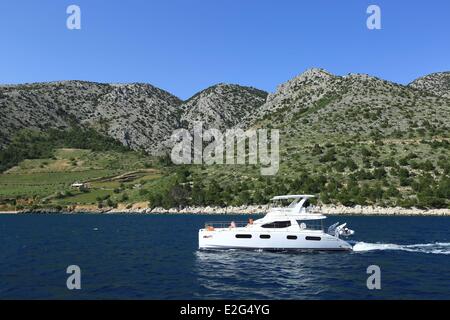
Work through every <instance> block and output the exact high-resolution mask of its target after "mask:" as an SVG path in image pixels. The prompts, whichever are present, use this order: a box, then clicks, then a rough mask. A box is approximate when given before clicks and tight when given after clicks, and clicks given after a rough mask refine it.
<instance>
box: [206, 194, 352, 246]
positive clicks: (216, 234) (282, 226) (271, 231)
mask: <svg viewBox="0 0 450 320" xmlns="http://www.w3.org/2000/svg"><path fill="white" fill-rule="evenodd" d="M313 197H314V196H313V195H284V196H277V197H274V198H273V199H272V201H274V204H273V205H272V206H271V208H270V209H269V211H268V213H267V214H266V216H265V217H264V218H261V219H258V220H255V221H252V220H251V219H250V220H249V222H244V223H242V222H241V223H236V222H233V221H232V222H207V223H206V224H205V228H204V229H200V230H199V234H198V241H199V248H200V249H263V250H305V251H316V250H322V251H325V250H326V251H351V250H352V246H351V245H350V244H349V243H348V242H346V241H344V240H342V239H341V238H340V237H344V236H351V235H353V234H354V231H353V230H350V229H348V228H347V227H346V224H345V223H344V224H342V225H339V223H336V224H334V225H332V226H330V227H329V228H328V230H327V232H325V231H324V226H323V220H324V219H326V216H324V215H323V214H321V213H320V212H318V211H317V210H316V209H315V208H314V207H313V206H310V202H309V199H310V198H313ZM286 200H289V201H291V202H290V204H289V205H288V206H287V207H283V206H282V205H281V204H282V202H284V201H286Z"/></svg>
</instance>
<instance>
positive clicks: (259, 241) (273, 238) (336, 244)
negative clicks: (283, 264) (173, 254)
mask: <svg viewBox="0 0 450 320" xmlns="http://www.w3.org/2000/svg"><path fill="white" fill-rule="evenodd" d="M198 242H199V249H216V250H218V249H251V250H255V249H262V250H267V251H286V250H295V251H351V250H352V246H351V245H350V244H349V243H348V242H346V241H344V240H342V239H339V238H337V237H335V236H332V235H329V234H326V233H324V232H317V231H311V232H279V231H269V232H248V230H242V231H239V230H236V231H235V230H229V229H223V230H214V231H208V230H205V229H201V230H200V231H199V239H198Z"/></svg>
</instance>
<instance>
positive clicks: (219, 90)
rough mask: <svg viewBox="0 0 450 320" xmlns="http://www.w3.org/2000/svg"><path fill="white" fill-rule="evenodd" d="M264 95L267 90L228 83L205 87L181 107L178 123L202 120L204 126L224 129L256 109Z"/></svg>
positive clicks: (237, 122)
mask: <svg viewBox="0 0 450 320" xmlns="http://www.w3.org/2000/svg"><path fill="white" fill-rule="evenodd" d="M266 98H267V92H264V91H261V90H258V89H255V88H251V87H243V86H239V85H232V84H218V85H215V86H212V87H209V88H207V89H205V90H203V91H201V92H199V93H197V94H196V95H194V96H193V97H192V98H190V99H189V100H187V101H186V102H185V103H183V105H182V106H181V108H182V110H183V113H182V116H181V124H182V126H183V127H191V126H192V124H193V122H194V121H202V122H203V123H204V124H205V127H209V128H217V129H220V130H224V129H226V128H230V127H234V126H236V125H238V124H239V123H240V122H241V120H242V119H244V118H247V117H249V116H250V115H251V114H254V113H256V112H257V111H258V109H259V107H261V105H263V104H264V102H265V101H266Z"/></svg>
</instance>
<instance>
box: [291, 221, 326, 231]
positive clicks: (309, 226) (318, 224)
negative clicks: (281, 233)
mask: <svg viewBox="0 0 450 320" xmlns="http://www.w3.org/2000/svg"><path fill="white" fill-rule="evenodd" d="M297 223H298V225H299V226H300V229H306V230H323V224H322V220H297Z"/></svg>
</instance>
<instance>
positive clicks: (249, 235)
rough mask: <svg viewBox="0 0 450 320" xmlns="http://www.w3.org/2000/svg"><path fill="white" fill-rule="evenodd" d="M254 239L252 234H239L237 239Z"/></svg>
mask: <svg viewBox="0 0 450 320" xmlns="http://www.w3.org/2000/svg"><path fill="white" fill-rule="evenodd" d="M251 237H252V235H251V234H237V235H236V238H238V239H250V238H251Z"/></svg>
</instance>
